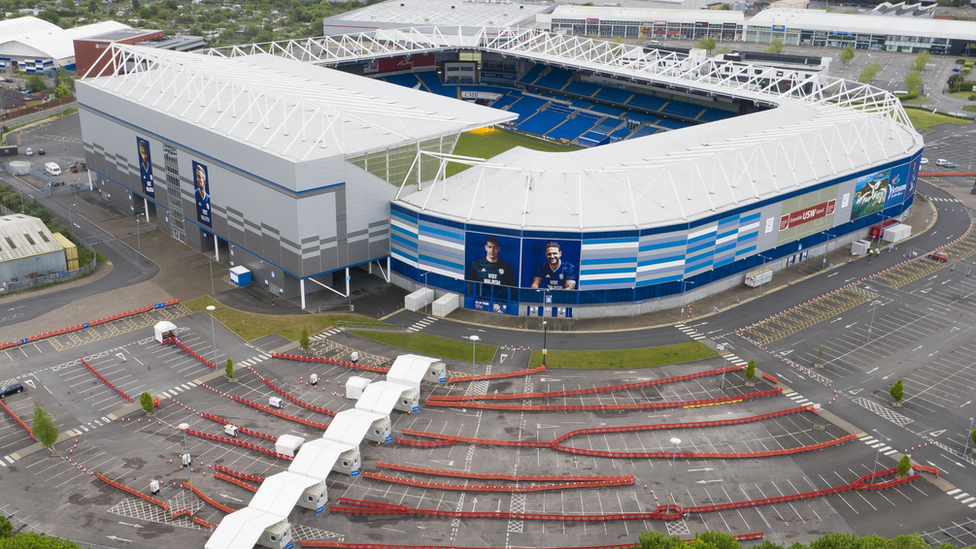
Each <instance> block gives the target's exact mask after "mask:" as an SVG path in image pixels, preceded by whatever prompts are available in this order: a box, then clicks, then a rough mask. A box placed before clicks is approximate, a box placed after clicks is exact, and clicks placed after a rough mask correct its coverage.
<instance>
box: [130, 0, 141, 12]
mask: <svg viewBox="0 0 976 549" xmlns="http://www.w3.org/2000/svg"><path fill="white" fill-rule="evenodd" d="M141 9H142V3H141V2H139V0H132V13H135V12H137V11H139V10H141Z"/></svg>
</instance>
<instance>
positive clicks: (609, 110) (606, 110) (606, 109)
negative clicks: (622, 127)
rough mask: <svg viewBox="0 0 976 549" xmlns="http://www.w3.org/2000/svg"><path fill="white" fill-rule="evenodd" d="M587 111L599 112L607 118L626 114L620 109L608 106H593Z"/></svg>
mask: <svg viewBox="0 0 976 549" xmlns="http://www.w3.org/2000/svg"><path fill="white" fill-rule="evenodd" d="M588 110H591V111H593V112H600V113H603V114H605V115H608V116H621V115H623V114H624V113H625V112H627V111H625V110H623V109H621V108H620V107H611V106H610V105H593V106H592V107H590V108H589V109H588Z"/></svg>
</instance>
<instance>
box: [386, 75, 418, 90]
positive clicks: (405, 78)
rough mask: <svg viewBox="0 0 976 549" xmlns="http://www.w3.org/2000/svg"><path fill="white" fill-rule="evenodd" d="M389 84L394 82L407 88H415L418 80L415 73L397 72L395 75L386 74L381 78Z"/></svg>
mask: <svg viewBox="0 0 976 549" xmlns="http://www.w3.org/2000/svg"><path fill="white" fill-rule="evenodd" d="M383 80H386V81H387V82H389V83H390V84H396V85H398V86H404V87H407V88H415V87H417V86H418V85H420V80H417V75H415V74H398V75H396V76H387V77H385V78H383Z"/></svg>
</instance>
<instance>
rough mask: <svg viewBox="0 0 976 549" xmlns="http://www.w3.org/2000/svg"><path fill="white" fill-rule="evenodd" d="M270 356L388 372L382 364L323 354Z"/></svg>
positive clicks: (275, 354)
mask: <svg viewBox="0 0 976 549" xmlns="http://www.w3.org/2000/svg"><path fill="white" fill-rule="evenodd" d="M271 358H280V359H283V360H297V361H299V362H324V363H326V364H335V365H336V366H345V367H347V368H354V369H356V370H365V371H367V372H378V373H381V374H386V373H389V371H390V369H389V368H383V367H382V366H370V365H368V364H358V363H356V362H347V361H345V360H336V359H334V358H328V357H323V356H304V355H290V354H284V353H271Z"/></svg>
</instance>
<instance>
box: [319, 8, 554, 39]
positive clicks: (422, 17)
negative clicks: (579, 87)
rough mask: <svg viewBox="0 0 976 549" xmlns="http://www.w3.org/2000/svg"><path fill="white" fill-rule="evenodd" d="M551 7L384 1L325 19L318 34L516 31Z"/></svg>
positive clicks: (527, 25)
mask: <svg viewBox="0 0 976 549" xmlns="http://www.w3.org/2000/svg"><path fill="white" fill-rule="evenodd" d="M554 7H555V4H552V3H550V2H533V1H518V0H515V1H513V0H504V1H499V2H494V1H493V2H488V1H485V0H387V1H386V2H380V3H378V4H373V5H371V6H366V7H364V8H360V9H358V10H353V11H349V12H346V13H341V14H339V15H335V16H332V17H329V18H327V19H325V21H323V23H322V33H323V34H324V35H325V36H333V35H340V34H355V33H360V32H370V31H374V30H377V29H394V28H403V27H413V28H418V29H422V28H427V29H433V28H438V29H440V31H441V32H447V33H452V34H456V33H458V32H460V33H461V34H467V35H470V34H473V33H475V32H480V31H481V30H482V29H484V28H485V27H488V28H494V29H515V30H520V29H526V28H531V27H532V26H533V25H535V17H536V15H538V14H541V13H548V12H551V11H552V10H553V8H554ZM496 32H497V31H496Z"/></svg>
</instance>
